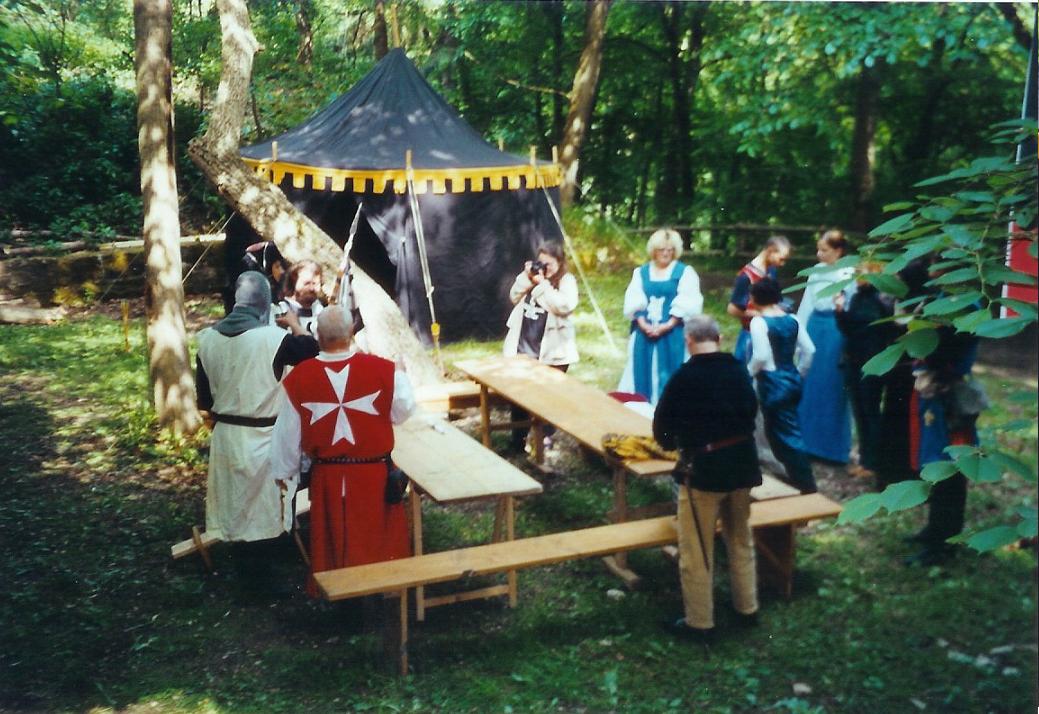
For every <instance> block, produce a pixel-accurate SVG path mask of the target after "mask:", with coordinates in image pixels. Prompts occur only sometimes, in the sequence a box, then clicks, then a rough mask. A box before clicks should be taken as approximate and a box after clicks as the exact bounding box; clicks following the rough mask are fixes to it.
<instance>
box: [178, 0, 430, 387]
mask: <svg viewBox="0 0 1039 714" xmlns="http://www.w3.org/2000/svg"><path fill="white" fill-rule="evenodd" d="M217 8H218V10H219V12H220V30H221V42H222V49H221V60H222V63H223V66H222V70H221V75H220V88H219V90H218V92H217V97H216V101H215V102H214V104H213V112H212V115H211V116H210V120H209V127H208V129H207V130H206V133H205V134H204V135H202V136H200V137H196V138H195V139H193V140H192V141H191V143H190V144H189V146H188V152H189V154H190V156H191V159H192V161H194V162H195V164H196V165H197V166H198V167H199V169H201V170H202V172H203V173H204V174H205V175H206V177H207V178H208V179H209V181H210V182H211V183H212V184H213V185H214V186H215V187H216V189H217V191H219V193H220V195H221V196H222V197H223V198H224V199H225V200H226V201H227V202H228V203H229V204H230V205H231V206H232V207H233V208H234V209H235V210H236V211H237V212H238V213H239V215H241V216H242V217H243V218H245V219H246V220H247V221H248V222H249V224H250V225H251V226H252V227H253V229H254V230H255V231H256V232H257V233H258V234H259V235H260V236H262V237H263V238H265V239H267V240H272V241H274V243H275V245H277V246H278V248H279V249H280V250H281V252H282V254H283V255H284V256H285V257H286V258H288V259H289V260H290V261H294V262H295V261H299V260H303V259H308V258H309V259H311V260H315V261H317V262H318V263H319V264H320V265H321V266H322V267H323V269H324V274H325V279H326V281H327V282H328V283H329V285H327V286H326V288H327V287H330V285H331V282H332V280H333V278H334V276H335V274H336V271H337V269H338V266H339V262H340V258H341V257H342V250H341V249H340V248H339V246H338V245H336V243H335V241H333V240H332V239H331V238H329V236H328V235H327V234H325V233H324V232H323V231H322V230H321V229H320V228H318V226H317V225H316V224H315V223H314V222H313V221H311V220H310V219H309V218H307V216H305V215H304V214H303V213H302V212H300V211H299V210H297V209H296V207H295V206H293V205H292V204H291V203H290V202H289V200H288V199H287V198H286V197H285V194H283V193H282V192H281V190H280V189H278V187H277V186H274V185H273V184H271V183H270V182H269V181H268V180H267V178H266V177H265V176H260V175H258V174H256V173H255V172H253V171H252V170H251V169H249V168H248V167H247V166H246V165H245V163H244V162H243V161H242V160H241V158H240V157H239V154H238V144H239V138H240V136H241V129H242V121H243V119H244V116H245V111H246V107H247V105H248V98H249V82H250V77H251V75H252V63H253V55H254V54H255V53H256V50H257V42H256V38H255V37H254V36H253V33H252V29H251V26H250V23H249V12H248V8H247V6H246V3H245V0H218V1H217ZM353 277H354V292H355V295H356V298H357V302H358V306H359V307H360V309H361V314H362V316H363V317H364V321H365V325H366V326H367V327H366V330H365V331H366V334H367V335H368V344H369V346H370V348H371V349H372V351H374V352H375V353H376V354H379V355H382V356H384V357H387V358H389V359H394V360H400V361H403V362H404V364H405V366H406V367H407V370H408V373H409V376H410V377H411V380H412V382H413V383H415V384H420V385H421V384H428V383H432V382H436V381H439V379H440V373H439V371H438V370H437V368H436V367H435V366H434V364H433V362H432V360H431V359H430V358H429V356H428V355H427V354H426V352H425V351H424V350H423V348H422V345H421V344H420V343H419V341H418V339H417V338H416V337H415V335H414V333H412V331H411V328H410V327H409V326H408V324H407V322H406V321H405V319H404V316H403V315H402V314H401V312H400V310H399V309H398V308H397V306H396V305H395V304H394V302H393V301H392V300H391V299H390V297H389V296H388V295H386V293H385V292H383V291H382V289H381V288H379V286H378V285H377V284H376V283H375V281H374V280H372V279H371V278H369V277H368V276H367V275H366V274H365V273H364V272H363V271H361V270H360V269H358V268H357V267H356V266H354V269H353Z"/></svg>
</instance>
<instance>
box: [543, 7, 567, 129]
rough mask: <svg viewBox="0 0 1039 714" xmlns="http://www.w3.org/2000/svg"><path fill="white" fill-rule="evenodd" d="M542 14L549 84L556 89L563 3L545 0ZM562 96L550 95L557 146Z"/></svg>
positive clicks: (560, 72)
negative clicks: (549, 39) (548, 44)
mask: <svg viewBox="0 0 1039 714" xmlns="http://www.w3.org/2000/svg"><path fill="white" fill-rule="evenodd" d="M540 7H541V10H542V12H543V13H544V14H545V17H546V18H547V20H548V24H549V27H550V32H551V34H552V80H551V82H550V84H551V85H552V86H553V87H554V88H557V89H558V87H557V86H556V82H558V81H559V78H560V77H562V76H563V49H564V41H565V37H564V35H563V3H562V2H560V0H547V1H546V2H543V3H541V4H540ZM563 120H564V116H563V95H562V94H553V95H552V143H553V144H556V145H558V143H559V140H560V138H561V137H562V136H563Z"/></svg>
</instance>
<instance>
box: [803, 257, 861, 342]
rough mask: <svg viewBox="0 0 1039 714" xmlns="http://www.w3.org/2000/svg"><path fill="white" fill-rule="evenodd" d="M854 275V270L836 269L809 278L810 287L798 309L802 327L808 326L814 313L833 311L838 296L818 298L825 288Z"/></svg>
mask: <svg viewBox="0 0 1039 714" xmlns="http://www.w3.org/2000/svg"><path fill="white" fill-rule="evenodd" d="M824 265H825V264H824V263H819V264H817V265H816V266H815V267H817V268H819V267H823V266H824ZM854 275H855V269H854V268H834V269H833V270H827V271H824V272H821V273H815V274H813V275H810V276H808V285H806V286H805V291H804V295H802V296H801V304H800V305H799V306H798V308H797V321H798V322H799V323H801V327H802V328H804V327H807V326H808V318H809V317H811V316H812V312H814V311H816V310H818V311H819V312H827V311H829V310H833V299H834V298H835V297H837V296H836V295H830V296H829V297H824V298H818V297H816V295H818V294H819V293H820V292H821V291H822V290H823V288H826V287H829V286H830V285H833V284H834V283H836V282H839V281H841V280H847V279H848V278H851V277H853V276H854Z"/></svg>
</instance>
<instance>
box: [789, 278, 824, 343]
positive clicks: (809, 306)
mask: <svg viewBox="0 0 1039 714" xmlns="http://www.w3.org/2000/svg"><path fill="white" fill-rule="evenodd" d="M812 277H814V276H809V277H808V284H807V285H805V291H804V294H803V295H802V296H801V304H800V305H798V306H797V314H796V315H795V317H796V318H797V324H799V325H800V326H801V330H807V329H808V318H809V317H811V316H812V310H814V309H815V293H816V292H817V291H818V286H819V283H818V282H816V281H815V280H812Z"/></svg>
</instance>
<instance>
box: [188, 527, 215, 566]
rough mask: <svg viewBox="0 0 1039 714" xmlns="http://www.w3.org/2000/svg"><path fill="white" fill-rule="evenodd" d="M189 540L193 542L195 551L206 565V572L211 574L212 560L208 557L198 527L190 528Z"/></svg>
mask: <svg viewBox="0 0 1039 714" xmlns="http://www.w3.org/2000/svg"><path fill="white" fill-rule="evenodd" d="M191 540H193V541H194V542H195V550H197V551H198V554H199V555H200V556H202V562H203V563H205V564H206V570H208V571H209V572H213V559H212V558H211V557H210V556H209V548H207V547H206V545H205V543H203V542H202V531H200V530H199V529H198V526H191Z"/></svg>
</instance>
